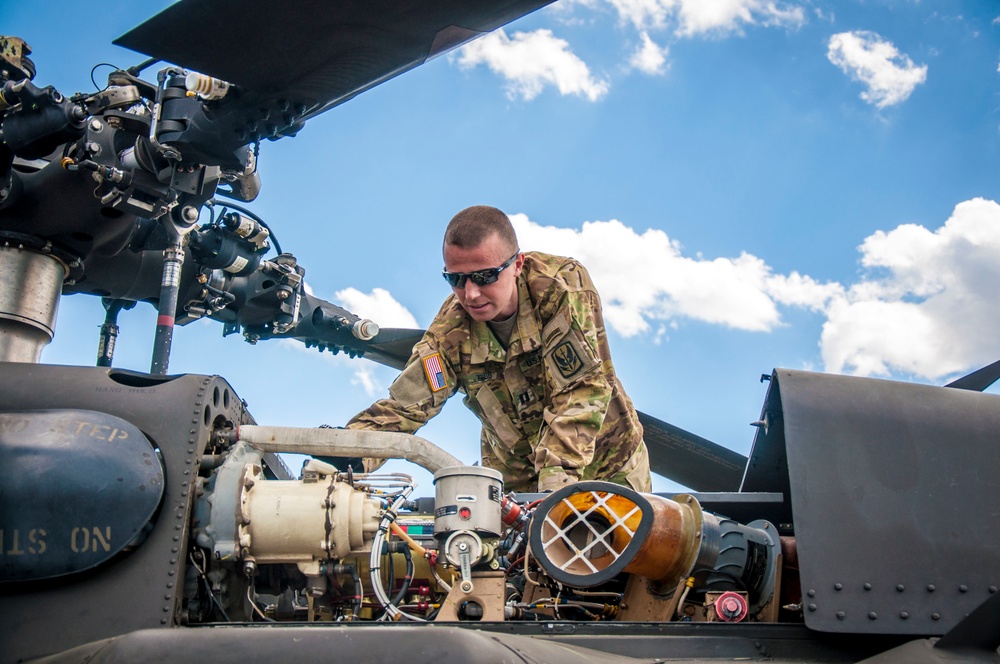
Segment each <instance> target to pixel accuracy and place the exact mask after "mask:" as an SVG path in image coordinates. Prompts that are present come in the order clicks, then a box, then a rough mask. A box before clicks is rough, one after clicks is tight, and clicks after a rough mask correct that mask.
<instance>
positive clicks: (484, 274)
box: [441, 249, 521, 288]
mask: <svg viewBox="0 0 1000 664" xmlns="http://www.w3.org/2000/svg"><path fill="white" fill-rule="evenodd" d="M520 253H521V250H520V249H518V250H517V251H516V252H514V255H513V256H511V257H510V258H508V259H507V261H506V262H505V263H504V264H503V265H501V266H500V267H488V268H486V269H485V270H476V271H475V272H448V271H447V270H441V276H442V277H444V280H445V281H447V282H448V285H450V286H451V287H452V288H465V280H466V279H471V280H472V283H474V284H475V285H477V286H488V285H489V284H492V283H493V282H495V281H496V280H497V279H499V278H500V273H501V272H503V271H504V270H506V269H507V268H508V267H510V265H511V263H513V262H514V259H515V258H517V257H518V255H519V254H520Z"/></svg>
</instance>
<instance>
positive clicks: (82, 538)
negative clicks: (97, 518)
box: [69, 526, 111, 553]
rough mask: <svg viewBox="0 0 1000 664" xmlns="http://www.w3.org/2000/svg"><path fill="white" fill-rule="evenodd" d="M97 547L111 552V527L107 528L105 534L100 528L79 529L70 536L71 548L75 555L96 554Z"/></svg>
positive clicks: (75, 529)
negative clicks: (91, 552)
mask: <svg viewBox="0 0 1000 664" xmlns="http://www.w3.org/2000/svg"><path fill="white" fill-rule="evenodd" d="M97 547H101V548H102V549H103V550H104V551H111V526H105V527H104V531H103V532H102V531H101V529H100V527H98V526H94V527H93V528H90V529H88V528H79V527H77V528H74V529H73V531H72V532H71V533H70V534H69V548H70V549H72V550H73V553H87V552H88V551H95V552H96V551H97Z"/></svg>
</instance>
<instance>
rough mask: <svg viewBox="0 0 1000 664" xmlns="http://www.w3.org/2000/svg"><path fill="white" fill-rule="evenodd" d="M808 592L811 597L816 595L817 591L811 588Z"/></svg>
mask: <svg viewBox="0 0 1000 664" xmlns="http://www.w3.org/2000/svg"><path fill="white" fill-rule="evenodd" d="M806 594H807V595H809V596H810V597H815V596H816V591H815V590H813V589H812V588H810V589H809V592H807V593H806Z"/></svg>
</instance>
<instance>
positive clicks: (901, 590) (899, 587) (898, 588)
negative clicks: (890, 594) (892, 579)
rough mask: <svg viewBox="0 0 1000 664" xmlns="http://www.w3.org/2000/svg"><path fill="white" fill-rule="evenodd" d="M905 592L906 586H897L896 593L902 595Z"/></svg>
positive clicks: (900, 584)
mask: <svg viewBox="0 0 1000 664" xmlns="http://www.w3.org/2000/svg"><path fill="white" fill-rule="evenodd" d="M904 590H906V586H904V585H903V584H902V583H899V584H896V592H899V593H901V592H903V591H904Z"/></svg>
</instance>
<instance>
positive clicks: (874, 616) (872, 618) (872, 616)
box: [868, 611, 878, 620]
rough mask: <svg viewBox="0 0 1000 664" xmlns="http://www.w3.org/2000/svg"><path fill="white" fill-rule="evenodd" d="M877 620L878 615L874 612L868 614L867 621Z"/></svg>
mask: <svg viewBox="0 0 1000 664" xmlns="http://www.w3.org/2000/svg"><path fill="white" fill-rule="evenodd" d="M877 619H878V614H877V613H875V612H874V611H872V612H871V613H869V614H868V620H877Z"/></svg>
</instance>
